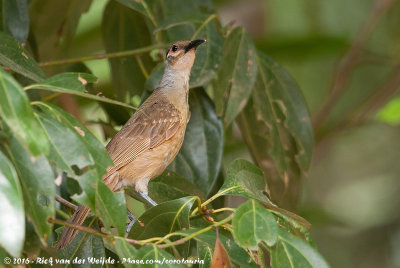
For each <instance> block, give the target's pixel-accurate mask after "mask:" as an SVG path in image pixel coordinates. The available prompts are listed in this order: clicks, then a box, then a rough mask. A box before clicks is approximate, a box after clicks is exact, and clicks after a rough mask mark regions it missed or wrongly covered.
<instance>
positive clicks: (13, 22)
mask: <svg viewBox="0 0 400 268" xmlns="http://www.w3.org/2000/svg"><path fill="white" fill-rule="evenodd" d="M3 16H4V17H3V19H4V29H5V32H6V33H10V34H11V35H12V36H13V37H14V38H15V39H16V40H17V41H18V42H20V43H23V42H25V40H26V38H27V37H28V33H29V13H28V1H27V0H14V1H3Z"/></svg>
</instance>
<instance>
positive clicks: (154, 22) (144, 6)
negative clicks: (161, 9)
mask: <svg viewBox="0 0 400 268" xmlns="http://www.w3.org/2000/svg"><path fill="white" fill-rule="evenodd" d="M140 3H141V4H142V6H143V8H144V10H146V13H147V16H148V17H149V19H150V20H151V23H153V25H154V27H157V26H158V24H157V21H156V20H155V18H154V16H153V13H151V10H150V9H149V6H148V5H147V3H146V1H145V0H142V1H140Z"/></svg>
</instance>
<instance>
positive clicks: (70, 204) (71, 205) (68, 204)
mask: <svg viewBox="0 0 400 268" xmlns="http://www.w3.org/2000/svg"><path fill="white" fill-rule="evenodd" d="M55 199H56V201H57V202H58V203H60V204H63V205H64V206H66V207H67V208H70V209H72V210H74V211H75V210H76V209H77V208H78V206H77V205H74V204H72V203H71V202H68V201H67V200H65V199H64V198H62V197H61V196H59V195H57V194H56V197H55Z"/></svg>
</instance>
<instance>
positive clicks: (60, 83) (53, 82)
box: [25, 73, 97, 92]
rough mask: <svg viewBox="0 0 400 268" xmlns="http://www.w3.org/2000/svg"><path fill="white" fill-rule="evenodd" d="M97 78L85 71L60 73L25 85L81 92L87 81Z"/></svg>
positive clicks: (93, 80) (93, 81)
mask: <svg viewBox="0 0 400 268" xmlns="http://www.w3.org/2000/svg"><path fill="white" fill-rule="evenodd" d="M96 81H97V78H96V77H95V76H94V75H91V74H86V73H60V74H56V75H54V76H52V77H50V78H47V79H45V80H42V81H40V82H39V83H34V84H31V85H29V86H27V87H26V88H25V89H29V88H41V89H47V88H48V89H54V90H56V89H58V90H59V91H60V92H62V91H63V90H65V89H67V90H75V91H80V92H83V91H84V90H85V86H86V85H87V84H88V83H95V82H96Z"/></svg>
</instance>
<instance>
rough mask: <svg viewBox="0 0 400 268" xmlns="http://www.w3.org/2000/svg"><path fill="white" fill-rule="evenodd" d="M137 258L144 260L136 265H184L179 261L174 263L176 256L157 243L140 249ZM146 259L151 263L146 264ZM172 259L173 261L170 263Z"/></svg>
mask: <svg viewBox="0 0 400 268" xmlns="http://www.w3.org/2000/svg"><path fill="white" fill-rule="evenodd" d="M135 260H139V261H141V260H143V262H141V263H140V264H139V265H135V266H134V267H151V268H153V267H171V268H175V267H182V268H183V267H184V266H183V265H182V264H179V262H178V263H173V261H174V260H175V258H174V257H173V256H171V255H170V254H169V253H168V252H166V251H165V250H162V249H160V248H158V247H157V246H156V245H148V246H145V247H142V248H141V249H139V250H138V252H137V253H136V256H135ZM146 261H148V262H149V263H148V264H146ZM170 261H171V262H172V263H169V262H170ZM179 261H181V260H179Z"/></svg>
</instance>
